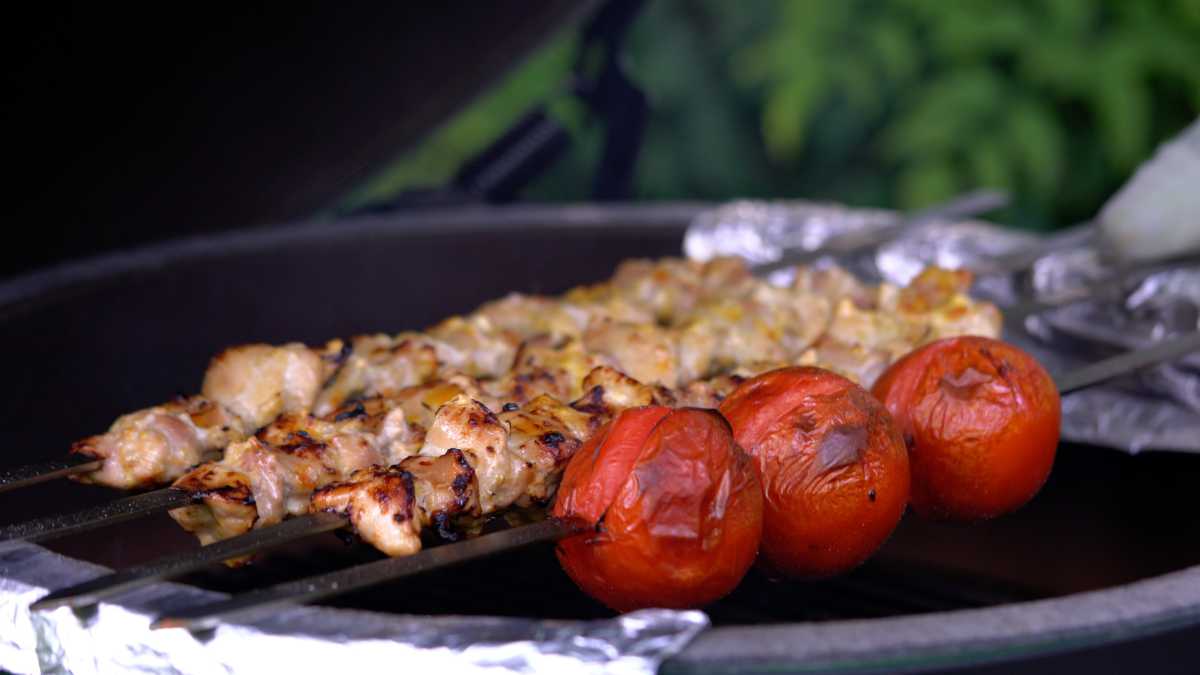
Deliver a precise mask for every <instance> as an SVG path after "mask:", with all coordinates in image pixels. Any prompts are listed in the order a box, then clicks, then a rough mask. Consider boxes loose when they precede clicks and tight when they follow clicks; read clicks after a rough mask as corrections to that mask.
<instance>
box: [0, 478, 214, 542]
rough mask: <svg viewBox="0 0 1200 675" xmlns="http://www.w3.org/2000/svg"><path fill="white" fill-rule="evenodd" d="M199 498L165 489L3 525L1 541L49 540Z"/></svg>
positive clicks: (0, 533) (190, 502)
mask: <svg viewBox="0 0 1200 675" xmlns="http://www.w3.org/2000/svg"><path fill="white" fill-rule="evenodd" d="M197 499H198V497H197V496H196V495H194V494H192V493H190V492H184V491H183V490H178V489H176V488H163V489H161V490H154V491H153V492H146V493H144V494H140V495H136V496H133V497H126V498H125V499H118V500H117V501H115V502H109V503H107V504H101V505H100V506H96V507H93V508H90V509H84V510H83V511H76V512H75V513H68V514H66V515H55V516H47V517H45V518H38V519H36V520H27V521H25V522H23V523H17V524H15V525H9V526H8V527H4V528H0V542H6V541H12V540H18V539H19V540H23V541H45V540H47V539H55V538H57V537H65V536H66V535H68V534H76V533H78V532H84V531H87V530H91V529H95V528H98V527H105V526H107V525H115V524H116V523H121V522H124V521H126V520H133V519H134V518H141V517H142V516H146V515H149V514H151V513H157V512H159V511H169V510H171V509H176V508H179V507H181V506H187V505H188V504H193V503H195V502H196V500H197Z"/></svg>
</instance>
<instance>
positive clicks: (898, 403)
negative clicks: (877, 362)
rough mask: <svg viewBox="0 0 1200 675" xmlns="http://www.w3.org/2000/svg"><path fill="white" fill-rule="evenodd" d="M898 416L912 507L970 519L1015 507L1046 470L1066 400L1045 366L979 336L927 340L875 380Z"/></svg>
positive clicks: (1029, 495) (935, 516) (929, 515)
mask: <svg viewBox="0 0 1200 675" xmlns="http://www.w3.org/2000/svg"><path fill="white" fill-rule="evenodd" d="M873 392H874V394H875V396H876V397H877V398H878V399H879V400H880V401H882V402H883V404H884V405H885V406H887V409H888V410H889V411H890V412H891V413H892V416H893V417H894V418H895V419H896V422H897V424H899V426H900V429H901V432H902V433H903V434H904V435H905V440H906V441H907V442H908V447H909V458H910V461H911V462H912V473H913V483H912V507H913V511H914V512H915V513H917V514H918V515H920V516H922V517H926V518H932V519H938V520H951V521H961V522H971V521H977V520H984V519H988V518H994V517H996V516H1000V515H1003V514H1005V513H1009V512H1011V511H1014V510H1016V509H1018V508H1020V507H1021V506H1022V505H1024V504H1025V503H1026V502H1028V501H1029V500H1030V499H1032V498H1033V496H1034V495H1035V494H1037V491H1038V490H1040V489H1041V487H1042V485H1043V484H1044V483H1045V482H1046V478H1047V477H1048V476H1049V475H1050V469H1051V467H1053V465H1054V455H1055V450H1056V448H1057V447H1058V437H1059V427H1060V424H1061V421H1062V420H1061V417H1062V408H1061V405H1060V402H1059V397H1058V390H1057V388H1055V386H1054V380H1053V379H1051V377H1050V375H1049V373H1047V372H1046V370H1045V369H1044V368H1042V366H1041V364H1039V363H1038V362H1037V360H1036V359H1034V358H1033V357H1032V356H1030V355H1029V354H1027V353H1025V352H1024V351H1021V350H1020V349H1018V348H1017V347H1014V346H1012V345H1010V344H1007V343H1004V342H1001V341H999V340H992V339H990V338H984V337H958V338H949V339H945V340H939V341H937V342H933V343H930V344H928V345H926V346H924V347H922V348H920V349H918V350H916V351H914V352H912V353H910V354H908V355H907V356H905V357H904V358H902V359H900V360H899V361H897V362H896V363H895V364H893V365H892V367H891V368H889V369H888V370H887V372H885V373H884V374H883V376H882V377H881V378H880V379H879V380H878V381H877V382H876V383H875V386H874V387H873Z"/></svg>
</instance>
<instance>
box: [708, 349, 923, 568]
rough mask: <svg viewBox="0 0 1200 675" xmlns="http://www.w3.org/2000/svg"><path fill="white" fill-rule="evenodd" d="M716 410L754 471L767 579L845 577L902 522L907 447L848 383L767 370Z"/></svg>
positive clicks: (883, 414) (825, 375)
mask: <svg viewBox="0 0 1200 675" xmlns="http://www.w3.org/2000/svg"><path fill="white" fill-rule="evenodd" d="M721 413H722V414H724V415H725V417H726V419H728V420H729V423H730V424H731V425H733V432H734V436H735V438H736V439H737V442H738V445H740V446H742V447H743V448H745V449H746V452H748V453H750V455H751V456H752V457H753V458H754V460H755V462H756V463H757V465H758V469H759V475H760V478H761V480H762V483H763V491H764V496H765V501H764V511H763V541H762V547H761V561H762V564H763V566H764V567H765V568H766V569H767V571H768V572H769V573H771V574H773V575H775V576H783V577H792V578H818V577H826V576H831V575H834V574H839V573H841V572H845V571H847V570H849V569H851V568H853V567H855V566H857V565H859V564H860V563H862V562H863V561H864V560H866V559H867V558H868V557H869V556H870V555H871V554H872V553H874V552H875V551H876V550H877V549H878V548H879V547H880V545H882V544H883V542H884V541H885V540H887V538H888V536H889V535H891V533H892V531H893V530H894V529H895V528H896V524H897V523H898V522H899V521H900V517H901V516H902V515H904V508H905V504H906V503H907V501H908V490H909V472H908V455H907V453H906V452H905V449H904V441H903V439H902V437H901V435H900V432H899V430H898V429H897V428H896V426H895V424H893V422H892V420H891V417H890V416H889V415H888V414H887V411H886V410H884V408H883V406H882V405H881V404H880V403H879V402H878V401H877V400H875V399H874V398H873V397H872V396H871V394H870V393H868V392H867V391H866V390H864V389H863V388H862V387H859V386H858V385H856V384H854V383H853V382H851V381H850V380H847V379H846V378H844V377H842V376H840V375H837V374H835V373H832V372H830V371H827V370H822V369H820V368H809V367H795V368H783V369H781V370H775V371H771V372H769V373H763V374H762V375H759V376H757V377H754V378H751V379H749V380H747V381H746V382H743V383H742V384H741V386H739V387H738V388H737V389H736V390H734V392H733V393H732V394H730V396H729V397H728V398H726V399H725V401H724V402H723V403H722V404H721Z"/></svg>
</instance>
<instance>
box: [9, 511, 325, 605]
mask: <svg viewBox="0 0 1200 675" xmlns="http://www.w3.org/2000/svg"><path fill="white" fill-rule="evenodd" d="M346 524H347V520H346V518H345V517H344V516H341V515H338V514H336V513H324V512H317V513H309V514H305V515H303V516H299V517H297V518H291V519H289V520H285V521H283V522H282V523H279V524H278V525H272V526H271V527H264V528H261V529H256V530H251V531H249V532H247V533H246V534H242V535H238V536H236V537H231V538H229V539H225V540H222V541H218V542H215V543H212V544H209V545H208V546H203V547H201V548H200V549H198V550H194V551H187V552H186V553H179V554H177V555H170V556H166V557H163V558H159V559H158V560H155V561H153V562H149V563H146V564H144V565H138V566H136V567H130V568H129V569H125V570H121V571H119V572H113V573H112V574H107V575H105V576H102V577H97V578H95V579H91V580H89V581H85V582H83V583H81V584H76V585H74V586H70V587H68V588H64V589H61V590H58V591H55V592H53V593H51V594H49V595H47V596H45V597H43V598H42V599H40V600H38V601H37V602H35V603H33V604H32V605H30V606H29V608H30V609H32V610H47V609H55V608H57V607H84V606H87V605H93V604H95V603H97V602H99V601H100V600H103V599H104V598H107V597H110V596H113V595H116V594H118V593H122V592H124V591H129V590H133V589H135V588H139V587H141V586H145V585H146V584H150V583H153V582H155V581H159V580H162V579H171V578H174V577H177V576H180V575H183V574H187V573H188V572H194V571H195V570H198V569H202V568H204V567H207V566H209V565H213V564H215V563H219V562H222V561H225V560H230V559H232V558H237V557H240V556H244V555H250V554H252V553H256V552H258V551H262V550H266V549H269V548H274V547H276V546H279V545H281V544H285V543H287V542H289V541H293V540H296V539H302V538H304V537H309V536H312V535H316V534H320V533H322V532H328V531H330V530H336V529H338V528H339V527H345V526H346Z"/></svg>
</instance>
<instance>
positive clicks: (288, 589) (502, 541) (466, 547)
mask: <svg viewBox="0 0 1200 675" xmlns="http://www.w3.org/2000/svg"><path fill="white" fill-rule="evenodd" d="M576 531H577V530H576V529H575V528H574V527H572V526H571V525H568V524H566V523H564V522H562V521H559V520H555V519H553V518H552V519H549V520H544V521H542V522H540V523H534V524H532V525H523V526H521V527H514V528H512V529H508V530H504V531H502V532H495V533H492V534H485V535H483V536H481V537H477V538H475V539H468V540H467V541H462V542H458V543H455V544H448V545H444V546H438V547H436V548H430V549H425V550H424V551H421V552H419V553H416V554H414V555H410V556H407V557H404V558H384V559H383V560H377V561H375V562H370V563H366V564H365V565H358V566H356V567H351V568H349V569H344V570H338V571H336V572H330V573H328V574H322V575H318V576H315V577H309V578H308V579H300V580H298V581H291V582H287V583H283V584H278V585H276V586H271V587H269V588H264V589H261V590H257V591H251V592H249V593H244V594H242V595H237V596H234V597H232V598H230V599H228V600H224V601H221V602H215V603H211V604H208V605H201V606H199V607H192V608H190V609H185V610H182V611H179V612H175V613H173V614H170V615H166V616H162V617H159V618H158V619H156V620H155V621H154V622H153V623H151V624H150V627H151V628H187V629H189V630H204V629H207V628H214V627H215V626H216V625H217V624H218V623H220V622H221V621H223V620H226V619H230V618H232V617H241V618H247V617H252V616H254V615H261V614H262V613H263V612H265V611H267V610H270V609H274V608H277V607H279V606H281V605H291V604H297V603H306V602H312V601H314V600H320V599H322V598H327V597H330V596H334V595H339V594H341V593H347V592H349V591H353V590H357V589H360V588H366V587H367V586H373V585H375V584H378V583H381V582H384V581H389V580H393V579H399V578H401V577H406V576H411V575H414V574H420V573H422V572H427V571H429V570H433V569H442V568H445V567H449V566H451V565H457V564H459V563H464V562H467V561H469V560H475V559H476V558H483V557H486V556H490V555H494V554H496V553H500V552H502V551H511V550H513V549H516V548H521V547H524V546H529V545H531V544H536V543H538V542H544V541H557V540H558V539H561V538H563V537H566V536H568V535H570V534H573V533H575V532H576Z"/></svg>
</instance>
